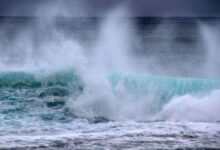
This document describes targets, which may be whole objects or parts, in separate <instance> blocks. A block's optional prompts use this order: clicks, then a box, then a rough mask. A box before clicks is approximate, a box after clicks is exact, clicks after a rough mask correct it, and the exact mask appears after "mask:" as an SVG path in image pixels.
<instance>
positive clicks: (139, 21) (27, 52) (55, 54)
mask: <svg viewBox="0 0 220 150" xmlns="http://www.w3.org/2000/svg"><path fill="white" fill-rule="evenodd" d="M120 13H121V12H113V13H110V14H109V15H108V16H107V17H103V18H95V17H93V18H92V17H91V18H86V17H81V18H80V17H78V18H69V17H53V18H52V17H48V18H47V17H42V18H41V17H39V18H32V17H1V18H0V149H16V150H17V149H22V150H23V149H42V150H43V149H71V150H72V149H219V148H220V124H219V121H220V115H219V113H220V110H219V107H220V100H219V97H220V79H219V76H220V70H219V67H218V66H219V65H220V61H219V52H218V51H219V46H220V45H219V38H220V32H219V27H220V20H219V18H194V17H191V18H184V17H182V18H178V17H176V18H175V17H174V18H159V17H142V18H135V17H133V18H132V17H131V18H124V17H121V15H120ZM122 16H123V15H122Z"/></svg>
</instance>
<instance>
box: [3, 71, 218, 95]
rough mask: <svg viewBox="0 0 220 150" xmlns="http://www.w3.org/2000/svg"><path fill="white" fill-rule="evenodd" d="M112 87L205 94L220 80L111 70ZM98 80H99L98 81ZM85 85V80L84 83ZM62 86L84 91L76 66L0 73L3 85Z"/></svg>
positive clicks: (137, 91) (141, 92)
mask: <svg viewBox="0 0 220 150" xmlns="http://www.w3.org/2000/svg"><path fill="white" fill-rule="evenodd" d="M106 78H107V79H108V80H109V82H110V84H111V85H112V89H113V91H114V90H115V88H116V87H117V85H118V84H123V86H124V87H125V88H126V90H127V91H128V92H129V93H132V94H133V95H136V96H145V95H147V94H150V93H155V94H157V95H158V94H159V95H161V98H162V99H164V98H165V99H166V97H167V98H170V97H172V96H180V95H185V94H194V95H195V94H197V95H201V96H202V95H204V94H207V93H209V92H210V91H212V90H214V89H219V88H220V80H210V79H197V78H177V77H163V76H153V75H147V74H138V73H110V74H108V75H106ZM96 82H99V81H96ZM85 85H86V83H85ZM52 86H63V87H66V88H74V89H75V90H80V91H83V88H84V83H83V81H81V77H80V76H79V75H77V73H75V72H74V71H73V70H68V71H59V72H54V73H49V74H41V73H39V74H36V73H27V72H4V73H0V88H6V87H7V88H15V89H16V88H19V89H20V88H41V87H52Z"/></svg>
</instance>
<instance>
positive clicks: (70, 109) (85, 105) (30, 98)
mask: <svg viewBox="0 0 220 150" xmlns="http://www.w3.org/2000/svg"><path fill="white" fill-rule="evenodd" d="M0 87H1V92H0V102H1V124H8V123H9V124H11V125H13V124H16V122H17V123H18V122H23V121H30V120H38V121H40V120H41V121H51V122H69V121H72V120H74V119H88V120H89V121H91V122H99V121H101V122H102V121H108V120H145V121H146V120H189V121H219V119H220V118H219V117H218V116H217V115H213V113H216V112H215V111H218V109H216V107H215V106H216V105H217V104H218V103H219V101H218V100H217V97H218V96H219V92H218V91H216V92H214V93H213V92H212V91H213V90H217V89H219V88H220V81H219V80H207V79H193V78H174V77H160V76H152V75H147V74H138V73H118V72H114V73H109V74H101V73H97V74H95V75H94V74H93V75H92V74H91V76H90V77H88V80H85V77H81V76H80V75H79V74H77V73H76V72H75V71H74V70H64V71H59V72H53V73H46V74H45V73H40V72H38V73H36V72H35V73H34V72H29V73H28V72H3V73H1V74H0ZM213 109H214V110H213ZM211 111H212V112H211ZM216 114H217V113H216ZM10 121H11V123H10Z"/></svg>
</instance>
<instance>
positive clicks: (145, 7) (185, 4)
mask: <svg viewBox="0 0 220 150" xmlns="http://www.w3.org/2000/svg"><path fill="white" fill-rule="evenodd" d="M56 2H58V4H59V3H60V4H62V6H63V8H65V9H68V10H69V11H68V14H69V15H70V16H103V15H104V14H105V13H106V12H107V11H108V10H110V9H111V8H113V7H116V6H118V5H127V6H128V7H129V8H130V10H131V15H132V16H220V0H0V15H2V16H35V15H38V16H47V13H44V12H41V9H39V8H41V7H44V9H45V10H47V9H50V10H52V9H53V7H54V5H53V4H54V3H56ZM37 9H39V10H40V11H38V12H37V13H36V10H37ZM76 9H77V11H76ZM82 12H83V13H82ZM61 16H62V13H61Z"/></svg>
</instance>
